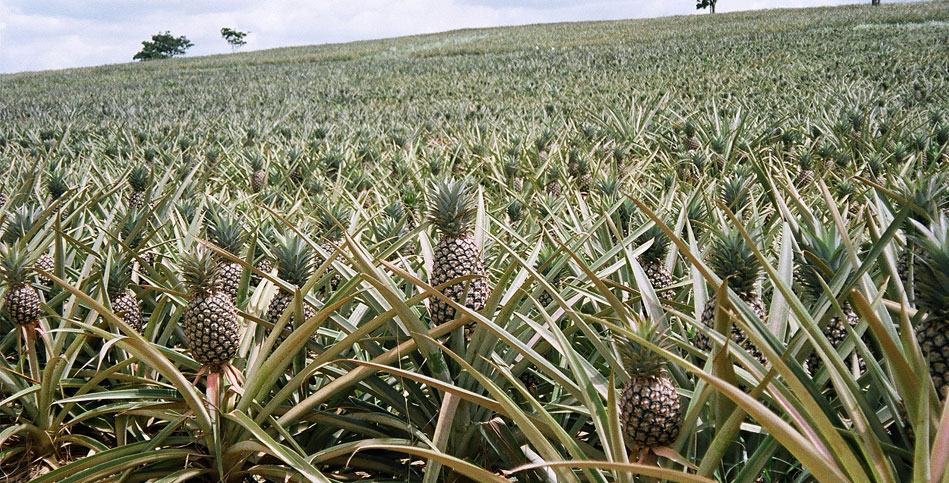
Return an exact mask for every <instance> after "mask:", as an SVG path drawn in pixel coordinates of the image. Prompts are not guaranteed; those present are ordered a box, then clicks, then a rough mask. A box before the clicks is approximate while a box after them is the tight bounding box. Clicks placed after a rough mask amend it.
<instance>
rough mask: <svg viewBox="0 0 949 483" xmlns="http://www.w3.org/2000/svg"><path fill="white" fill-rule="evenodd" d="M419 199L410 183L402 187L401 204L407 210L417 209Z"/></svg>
mask: <svg viewBox="0 0 949 483" xmlns="http://www.w3.org/2000/svg"><path fill="white" fill-rule="evenodd" d="M420 199H421V196H419V192H418V190H417V189H415V186H413V185H412V184H411V183H408V184H405V185H403V186H402V204H403V205H405V207H406V208H407V209H409V210H415V209H417V208H418V205H419V201H420Z"/></svg>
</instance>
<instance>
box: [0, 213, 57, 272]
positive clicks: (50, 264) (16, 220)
mask: <svg viewBox="0 0 949 483" xmlns="http://www.w3.org/2000/svg"><path fill="white" fill-rule="evenodd" d="M42 214H43V210H42V209H40V208H38V207H29V206H26V205H24V206H21V207H19V208H17V209H16V210H15V211H14V212H13V213H12V215H11V217H10V219H9V220H8V221H7V225H6V227H5V228H4V230H3V242H4V243H7V244H9V245H14V244H20V243H21V241H22V240H23V239H24V238H25V237H26V236H28V235H30V232H32V231H33V229H34V227H35V226H36V224H37V223H39V221H40V216H42ZM34 267H36V268H39V269H41V270H45V271H46V272H52V271H53V269H54V268H55V267H56V263H55V261H54V259H53V256H52V255H50V254H49V253H48V252H45V251H44V252H43V253H41V254H40V255H39V256H38V257H36V261H35V262H34ZM36 281H37V282H39V284H40V285H43V286H47V287H49V286H51V285H52V283H53V282H52V280H50V279H49V277H46V276H44V275H39V274H37V275H36Z"/></svg>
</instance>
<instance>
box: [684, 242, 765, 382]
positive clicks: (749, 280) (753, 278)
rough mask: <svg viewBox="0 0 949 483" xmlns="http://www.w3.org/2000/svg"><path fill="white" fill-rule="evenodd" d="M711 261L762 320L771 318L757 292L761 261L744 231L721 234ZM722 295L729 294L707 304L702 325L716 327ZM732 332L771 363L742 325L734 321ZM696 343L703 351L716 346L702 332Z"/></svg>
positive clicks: (712, 265)
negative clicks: (717, 304) (747, 240)
mask: <svg viewBox="0 0 949 483" xmlns="http://www.w3.org/2000/svg"><path fill="white" fill-rule="evenodd" d="M708 263H709V265H710V266H711V268H712V270H713V271H714V272H715V274H716V275H718V276H719V277H720V278H722V279H723V280H724V279H726V278H727V279H728V287H729V288H731V289H732V290H734V291H735V293H736V294H738V296H739V298H741V299H742V300H743V301H744V302H745V304H747V305H748V306H749V307H750V308H751V309H752V311H753V312H754V313H755V315H757V316H758V318H759V319H761V320H765V319H767V315H768V314H767V310H766V308H765V304H764V301H762V300H761V298H760V297H758V294H757V293H756V292H755V285H756V284H757V283H758V278H759V277H760V276H761V262H759V261H758V258H757V257H756V256H755V254H754V252H752V250H751V247H750V246H748V243H747V242H745V239H744V238H743V237H742V236H741V233H739V232H738V231H737V230H728V231H725V232H722V233H719V234H718V236H717V237H716V238H715V240H714V241H713V245H712V247H711V249H710V251H709V255H708ZM719 296H725V294H715V295H714V296H712V297H710V298H709V300H708V302H706V303H705V308H704V309H703V311H702V324H704V325H705V326H706V327H709V328H713V327H714V326H715V305H716V300H717V298H718V297H719ZM729 332H730V336H731V339H732V340H734V341H735V342H736V343H737V344H738V345H739V346H741V347H742V348H743V349H745V351H747V352H748V353H749V354H751V355H752V356H753V357H754V358H756V359H758V361H759V362H761V363H762V364H766V363H767V360H766V359H765V357H764V354H762V353H761V351H760V350H759V349H758V347H757V346H755V345H754V343H752V342H751V341H750V340H748V337H747V336H746V335H745V332H744V331H743V330H742V329H741V328H739V327H738V326H737V325H735V324H732V325H731V330H730V331H729ZM695 342H696V343H695V345H696V347H698V348H700V349H702V350H705V351H708V350H711V348H712V346H711V344H710V340H709V338H708V337H707V336H705V335H704V334H702V333H698V334H697V335H696V341H695Z"/></svg>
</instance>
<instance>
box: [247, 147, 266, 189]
mask: <svg viewBox="0 0 949 483" xmlns="http://www.w3.org/2000/svg"><path fill="white" fill-rule="evenodd" d="M266 184H267V170H266V169H264V160H263V158H261V157H260V156H254V157H252V158H250V190H251V192H252V193H260V191H261V190H263V189H264V186H265V185H266Z"/></svg>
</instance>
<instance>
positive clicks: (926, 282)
mask: <svg viewBox="0 0 949 483" xmlns="http://www.w3.org/2000/svg"><path fill="white" fill-rule="evenodd" d="M918 232H919V233H920V235H919V236H918V239H917V245H918V246H919V255H920V256H919V257H918V258H917V262H916V266H915V267H914V270H915V271H916V281H917V289H918V292H919V295H918V299H917V305H918V307H919V309H920V310H921V311H922V312H923V313H924V314H925V315H924V316H923V318H922V320H921V321H920V322H919V324H918V325H917V326H916V340H917V341H918V342H919V347H920V349H922V352H923V355H924V356H925V357H926V358H927V360H928V361H929V374H930V376H932V379H933V382H934V383H935V385H936V390H937V392H938V393H939V395H940V398H941V399H943V400H945V399H946V398H947V397H949V297H947V296H946V287H949V221H947V219H946V214H945V213H941V214H940V215H939V216H938V217H937V218H936V219H935V220H934V221H933V223H932V224H931V226H930V228H929V229H926V228H924V227H923V226H922V225H920V226H918Z"/></svg>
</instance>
